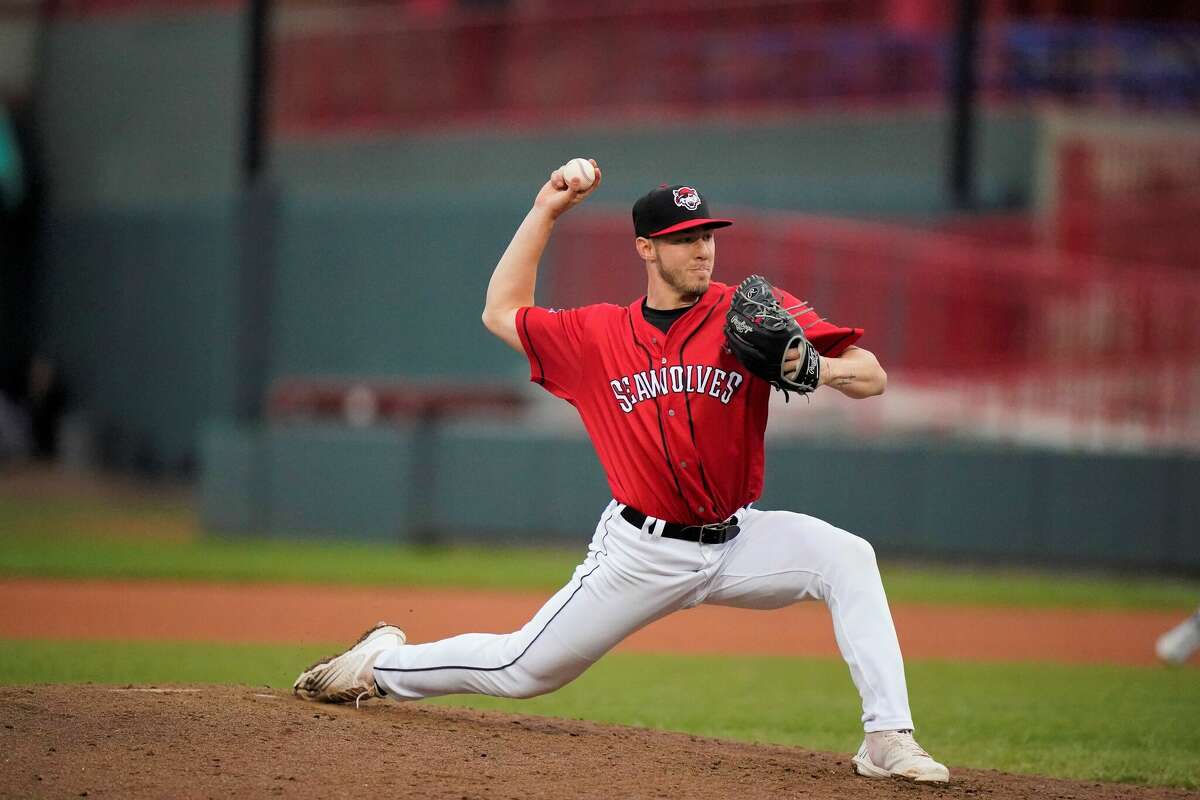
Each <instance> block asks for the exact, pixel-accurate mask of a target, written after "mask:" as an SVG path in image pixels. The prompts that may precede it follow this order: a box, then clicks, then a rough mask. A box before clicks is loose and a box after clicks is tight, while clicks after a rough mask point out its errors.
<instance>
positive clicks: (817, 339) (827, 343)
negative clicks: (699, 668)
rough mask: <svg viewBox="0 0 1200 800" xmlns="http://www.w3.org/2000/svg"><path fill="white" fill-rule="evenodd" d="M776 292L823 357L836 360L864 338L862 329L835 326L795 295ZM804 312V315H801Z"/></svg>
mask: <svg viewBox="0 0 1200 800" xmlns="http://www.w3.org/2000/svg"><path fill="white" fill-rule="evenodd" d="M776 291H777V292H778V293H779V295H780V297H779V300H780V302H781V303H783V307H784V308H786V309H788V311H790V312H791V314H792V316H794V317H795V318H796V321H797V322H799V323H800V327H801V328H803V329H804V335H805V336H807V337H808V340H809V341H810V342H812V343H813V347H815V348H817V352H818V353H820V354H821V355H823V356H829V357H830V358H836V357H838V356H840V355H841V354H842V353H844V352H845V351H846V348H847V347H849V346H850V345H852V344H854V343H855V342H857V341H858V340H859V339H860V338H861V337H862V335H863V329H862V328H844V327H842V326H841V325H834V324H833V323H832V322H829V321H828V320H823V319H821V315H820V314H818V313H817V312H816V311H815V310H814V309H812V308H811V307H810V306H809V305H808V304H807V303H801V301H800V300H798V299H797V298H796V296H795V295H794V294H792V293H790V292H787V291H785V290H783V289H776ZM805 309H807V310H805ZM802 311H803V313H799V312H802Z"/></svg>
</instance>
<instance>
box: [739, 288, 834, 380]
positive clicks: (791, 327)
mask: <svg viewBox="0 0 1200 800" xmlns="http://www.w3.org/2000/svg"><path fill="white" fill-rule="evenodd" d="M798 308H800V313H807V311H808V310H810V309H807V308H804V307H798ZM790 310H791V309H786V308H784V307H783V306H782V305H781V304H780V303H779V300H778V299H777V298H776V297H775V290H774V288H773V287H772V286H771V284H770V283H769V282H768V281H767V279H766V278H764V277H762V276H761V275H751V276H750V277H749V278H746V280H744V281H742V283H741V285H740V286H738V287H737V289H735V290H734V292H733V297H732V299H731V300H730V303H729V313H728V314H726V315H725V342H726V344H727V345H728V346H729V349H730V350H731V351H732V352H733V354H734V355H735V356H737V359H738V361H740V362H742V365H743V366H744V367H746V369H748V370H750V371H751V372H752V373H754V374H755V375H757V376H758V377H760V378H762V379H763V380H765V381H767V382H768V383H770V384H771V385H772V386H774V387H775V388H776V389H779V390H781V391H782V392H783V396H784V399H785V400H787V399H790V398H789V395H788V392H789V391H791V392H799V393H800V394H805V395H806V394H809V393H811V392H814V391H816V389H817V387H818V386H819V385H820V384H821V358H820V354H819V353H817V349H816V348H815V347H813V345H812V343H811V342H810V341H808V339H807V338H806V337H805V335H804V329H803V328H801V327H800V323H798V322H796V318H795V317H793V316H792V314H790V313H789V311H790ZM797 346H799V348H800V360H799V362H798V363H797V368H796V370H795V371H794V372H793V373H792V374H790V375H788V374H785V373H784V365H783V362H784V358H786V356H787V352H788V350H790V349H791V348H793V347H797Z"/></svg>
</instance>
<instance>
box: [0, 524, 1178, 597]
mask: <svg viewBox="0 0 1200 800" xmlns="http://www.w3.org/2000/svg"><path fill="white" fill-rule="evenodd" d="M6 505H7V503H6V502H5V501H0V577H5V576H8V577H46V578H119V579H172V580H184V581H229V582H267V583H273V582H287V583H323V584H345V585H361V586H455V587H464V588H492V589H524V590H532V591H553V590H554V589H557V588H558V587H559V586H561V585H562V584H563V583H564V582H565V581H566V580H567V578H568V577H569V576H570V574H571V571H572V570H573V569H574V567H575V564H576V563H577V560H578V559H579V558H581V557H582V556H583V553H584V547H585V544H586V543H585V542H584V541H583V540H580V543H579V547H578V548H577V549H575V550H566V549H532V548H506V547H500V546H492V547H483V546H475V547H455V548H419V547H402V546H397V545H383V544H376V545H371V544H363V543H361V542H328V541H312V540H297V541H289V540H282V539H221V538H215V537H195V538H167V539H158V538H154V537H151V536H146V535H139V536H121V535H115V534H112V533H108V534H97V533H95V532H82V531H81V530H80V528H79V526H77V525H68V524H55V523H54V522H53V521H51V522H47V521H45V520H41V521H39V522H38V523H37V524H17V525H14V524H12V523H13V515H12V514H11V513H7V512H6V510H5V507H6ZM154 519H157V517H155V518H154ZM102 520H103V525H104V530H106V531H112V530H113V529H114V525H115V524H116V523H115V522H114V520H113V517H112V516H103V517H102ZM140 522H141V523H145V522H146V520H145V519H144V518H140ZM164 527H168V528H170V529H171V530H178V528H179V526H178V525H174V524H169V525H168V524H164ZM881 569H882V571H883V576H884V584H885V586H886V587H887V590H888V597H889V598H890V600H891V601H892V602H893V603H934V604H954V605H994V606H1018V607H1069V608H1126V609H1172V610H1176V611H1179V612H1181V613H1182V612H1185V611H1188V610H1191V609H1193V608H1195V606H1196V603H1197V601H1198V600H1200V581H1194V580H1193V581H1187V580H1179V579H1175V580H1167V579H1162V578H1154V577H1133V576H1112V575H1104V574H1088V573H1075V574H1058V573H1044V572H1034V571H1021V570H1014V569H999V568H979V569H974V570H964V569H958V568H951V567H942V566H912V565H905V564H897V563H889V562H886V561H885V562H884V563H883V564H882V567H881Z"/></svg>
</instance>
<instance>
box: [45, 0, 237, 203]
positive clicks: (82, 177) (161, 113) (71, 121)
mask: <svg viewBox="0 0 1200 800" xmlns="http://www.w3.org/2000/svg"><path fill="white" fill-rule="evenodd" d="M242 17H243V15H241V14H238V13H230V12H203V11H202V12H195V13H182V14H180V13H176V14H166V15H156V14H149V15H142V14H119V15H106V16H103V17H99V18H93V19H87V20H59V21H56V22H54V23H53V24H51V25H50V26H49V28H48V31H47V36H46V40H45V42H46V43H45V48H46V49H45V53H44V56H43V60H42V65H41V71H40V74H39V77H38V81H39V84H38V86H37V90H36V91H37V104H38V115H37V120H38V129H39V130H38V138H39V145H40V147H41V148H42V152H41V155H42V157H43V161H44V163H43V166H44V168H45V170H46V172H47V175H46V177H47V182H48V188H49V191H50V197H49V198H48V199H49V201H50V203H51V205H52V206H53V207H54V208H56V209H60V210H61V209H67V208H70V209H111V208H122V207H127V206H132V207H135V208H136V207H140V208H146V207H147V206H148V205H149V204H152V203H168V204H178V203H184V202H190V201H194V200H197V199H199V200H208V199H211V198H213V197H219V196H223V195H227V194H229V193H230V192H233V191H234V190H236V188H237V181H238V169H239V163H240V162H239V160H238V153H239V151H238V148H239V147H240V141H241V139H240V137H241V113H242V90H241V86H242V77H241V74H242V45H243V43H244V41H245V39H246V37H245V36H244V35H243V24H242Z"/></svg>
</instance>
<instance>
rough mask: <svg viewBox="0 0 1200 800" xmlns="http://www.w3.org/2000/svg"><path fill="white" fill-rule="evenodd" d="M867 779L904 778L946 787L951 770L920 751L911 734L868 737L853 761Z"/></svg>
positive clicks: (885, 733) (882, 732)
mask: <svg viewBox="0 0 1200 800" xmlns="http://www.w3.org/2000/svg"><path fill="white" fill-rule="evenodd" d="M851 760H852V761H853V762H854V771H855V772H857V773H858V774H859V775H862V776H864V777H867V778H903V779H904V780H908V781H916V782H917V783H947V782H948V781H949V780H950V770H948V769H946V767H945V766H944V765H942V764H939V763H938V762H936V761H934V760H933V757H932V756H930V755H929V753H926V752H925V751H924V750H922V749H921V746H920V745H919V744H917V740H916V739H914V738H913V735H912V731H879V732H878V733H868V734H867V736H866V738H865V739H863V743H862V747H860V748H858V753H857V754H856V755H855V756H854V758H853V759H851Z"/></svg>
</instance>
